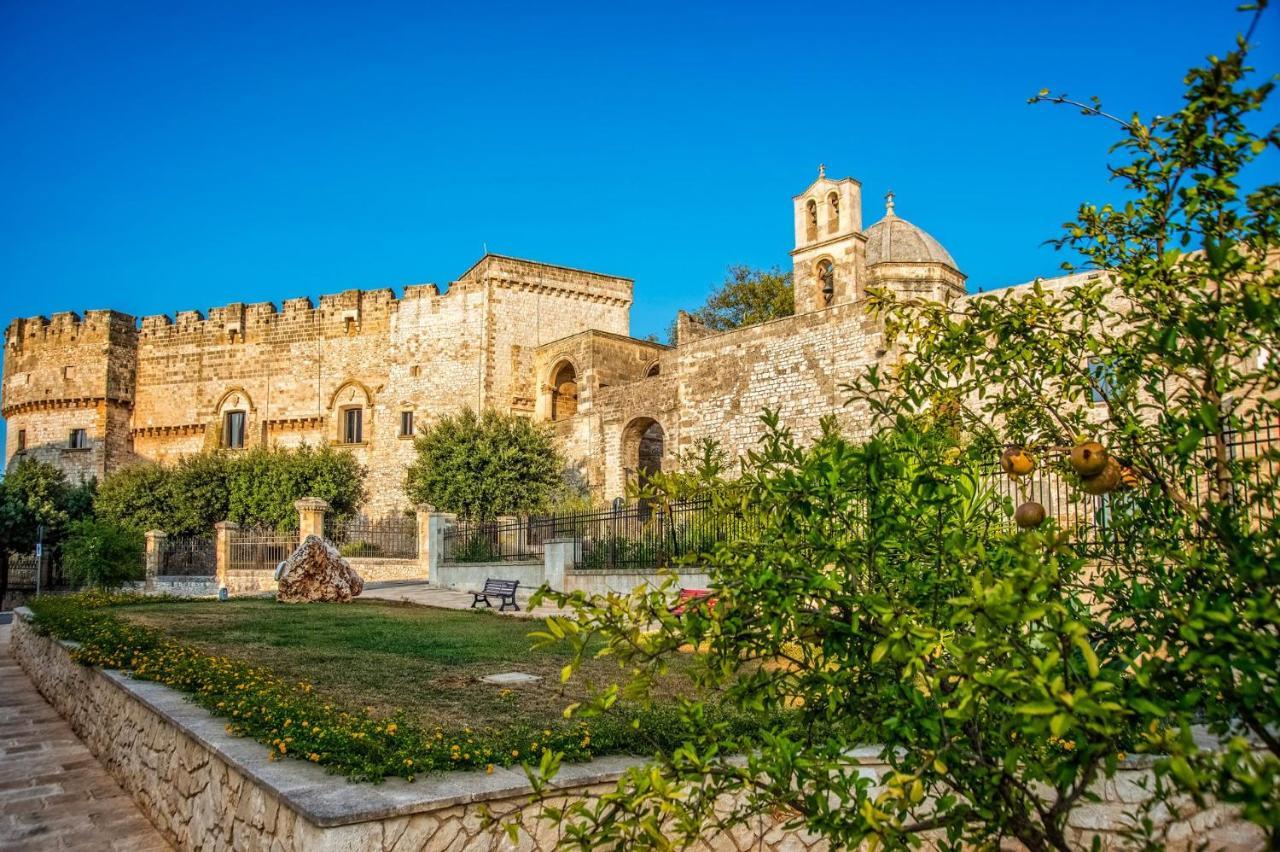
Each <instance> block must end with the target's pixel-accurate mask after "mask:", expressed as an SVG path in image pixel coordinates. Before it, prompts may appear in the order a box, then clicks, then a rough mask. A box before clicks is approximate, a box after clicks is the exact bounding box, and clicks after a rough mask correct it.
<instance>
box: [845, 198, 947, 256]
mask: <svg viewBox="0 0 1280 852" xmlns="http://www.w3.org/2000/svg"><path fill="white" fill-rule="evenodd" d="M887 201H888V204H887V209H886V211H885V214H884V218H883V219H881V220H880V221H879V222H876V223H875V224H874V225H872V226H871V227H870V228H867V231H866V234H867V266H874V265H875V264H877V263H945V264H946V265H947V266H950V267H951V268H952V269H956V270H959V268H960V267H958V266H956V262H955V260H954V259H953V258H952V257H951V255H950V254H948V253H947V250H946V249H944V248H943V247H942V243H940V242H938V241H937V240H935V239H934V238H933V237H931V236H929V235H928V234H927V233H925V232H924V231H923V230H921V229H920V228H917V227H916V226H915V225H913V224H911V223H910V222H908V221H907V220H906V219H903V218H901V217H899V216H898V215H897V214H896V213H894V212H893V193H892V192H891V193H889V195H888V196H887Z"/></svg>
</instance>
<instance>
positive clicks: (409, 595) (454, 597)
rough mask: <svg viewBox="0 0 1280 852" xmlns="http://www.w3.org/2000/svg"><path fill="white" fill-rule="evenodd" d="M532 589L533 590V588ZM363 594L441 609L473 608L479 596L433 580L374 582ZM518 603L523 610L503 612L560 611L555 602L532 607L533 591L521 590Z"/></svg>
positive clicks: (520, 615) (536, 615) (528, 615)
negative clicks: (441, 585) (447, 587)
mask: <svg viewBox="0 0 1280 852" xmlns="http://www.w3.org/2000/svg"><path fill="white" fill-rule="evenodd" d="M530 593H532V592H530ZM360 597H362V598H380V599H382V600H387V601H404V602H405V603H413V604H421V605H422V606H434V607H440V608H441V609H471V603H472V601H474V600H475V597H474V596H473V595H472V594H471V593H470V592H460V591H458V590H457V589H445V588H441V587H440V586H433V585H431V584H430V583H412V582H410V583H390V582H388V583H370V584H369V585H367V586H365V587H364V592H363V593H362V594H361V595H360ZM516 603H518V604H519V605H520V611H519V612H513V611H512V610H510V609H508V610H507V611H506V612H504V613H502V615H510V616H513V617H515V618H546V617H547V616H548V615H555V614H556V613H557V612H559V610H558V609H556V608H555V607H554V606H550V605H548V604H543V605H541V606H539V607H537V608H536V609H534V610H533V611H530V610H529V595H528V594H521V593H519V592H517V594H516ZM498 605H499V604H498V601H497V600H496V599H495V600H494V602H493V609H492V612H497V611H498ZM484 608H485V606H484V604H480V606H479V609H484Z"/></svg>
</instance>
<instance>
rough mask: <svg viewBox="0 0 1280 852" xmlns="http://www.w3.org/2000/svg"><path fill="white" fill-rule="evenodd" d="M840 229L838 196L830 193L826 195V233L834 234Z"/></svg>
mask: <svg viewBox="0 0 1280 852" xmlns="http://www.w3.org/2000/svg"><path fill="white" fill-rule="evenodd" d="M838 230H840V196H839V195H838V194H836V193H834V192H833V193H831V194H830V195H828V196H827V233H828V234H834V233H835V232H836V231H838Z"/></svg>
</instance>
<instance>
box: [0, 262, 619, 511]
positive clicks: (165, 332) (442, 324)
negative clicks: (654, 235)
mask: <svg viewBox="0 0 1280 852" xmlns="http://www.w3.org/2000/svg"><path fill="white" fill-rule="evenodd" d="M631 291H632V285H631V281H630V280H628V279H625V278H618V277H615V276H608V275H600V274H597V273H591V272H583V271H580V270H572V269H566V268H564V267H558V266H551V265H548V264H539V263H532V262H529V261H522V260H517V259H514V258H504V257H499V256H495V255H486V256H485V257H484V258H482V259H481V260H480V261H479V262H478V263H477V264H475V265H474V266H473V267H472V268H471V269H469V270H467V272H466V273H464V274H463V275H462V276H461V277H460V278H459V279H458V280H457V281H456V282H454V284H453V285H452V286H450V287H449V289H448V292H446V293H444V294H443V295H442V294H440V292H439V289H438V288H437V287H436V286H435V285H416V286H410V287H406V288H405V291H404V295H403V296H402V297H401V298H396V297H395V295H394V293H393V292H392V291H391V290H389V289H382V290H363V291H362V290H348V291H346V292H343V293H337V294H333V295H326V296H322V297H320V299H319V303H318V304H313V303H312V301H311V300H310V299H308V298H299V299H287V300H285V301H284V302H283V303H282V305H281V306H280V307H279V308H277V306H276V305H275V304H273V303H270V302H267V303H259V304H241V303H234V304H230V305H225V306H222V307H217V308H212V309H210V310H209V311H208V312H207V315H205V314H202V313H200V312H199V311H180V312H178V313H177V314H176V315H175V316H174V317H172V318H171V317H169V316H167V315H160V316H151V317H144V318H142V319H141V320H135V318H133V317H130V316H126V315H124V314H119V313H115V312H111V311H91V312H89V313H87V314H86V315H85V317H84V319H81V318H80V317H78V316H76V315H75V314H56V315H55V316H54V317H53V318H52V319H51V320H46V319H44V318H43V317H36V318H32V319H23V320H15V321H14V322H13V323H11V324H10V326H9V328H8V329H7V331H6V350H5V358H4V385H3V413H4V416H5V417H6V418H7V419H8V421H9V423H8V439H7V445H6V455H5V460H6V464H8V463H9V462H10V461H11V460H12V459H13V458H14V456H15V455H16V454H18V453H19V452H20V451H19V440H20V437H21V439H22V440H24V441H25V446H24V447H23V449H22V450H21V453H22V456H23V457H34V458H41V459H44V460H46V461H51V462H53V463H55V464H58V465H59V466H60V467H62V468H63V469H65V470H66V471H67V472H68V473H71V474H72V475H73V476H76V477H82V476H88V475H96V476H98V477H101V476H103V475H104V474H105V473H106V472H108V471H110V470H114V469H115V468H117V467H119V466H120V465H122V464H127V463H130V462H132V461H135V460H137V459H144V460H153V461H159V462H164V463H171V462H173V461H176V460H177V459H178V458H180V457H181V456H183V455H187V454H190V453H194V452H198V451H200V450H202V449H209V448H213V447H217V446H219V445H220V444H221V443H222V440H223V435H222V432H223V423H224V416H225V414H226V413H227V412H228V411H243V412H244V413H245V426H246V428H245V446H246V447H253V446H258V445H280V446H297V445H299V444H302V443H308V444H312V445H316V444H328V443H332V444H342V445H343V446H345V447H346V448H347V449H349V450H350V451H351V452H352V453H353V454H354V455H355V456H356V457H357V459H359V461H360V462H361V463H363V464H365V465H367V466H368V469H369V479H368V482H367V485H368V490H369V494H370V497H371V500H370V506H369V509H370V511H371V512H373V513H374V514H382V513H386V512H391V511H395V510H397V509H401V508H404V507H405V505H406V500H405V498H404V495H403V492H402V487H403V479H404V471H405V468H406V466H407V465H408V463H409V462H410V461H411V459H412V456H413V442H412V440H411V436H408V435H402V434H401V413H402V412H405V411H412V412H413V413H414V426H415V428H416V427H421V426H423V425H426V424H428V423H430V422H431V420H432V419H434V418H436V417H438V416H440V415H442V414H446V413H452V412H454V411H456V410H458V409H459V408H461V407H463V406H469V407H472V408H477V409H482V408H485V407H495V408H498V409H499V410H503V411H515V412H520V413H526V414H532V413H533V409H534V405H535V402H536V399H537V386H536V381H535V378H534V370H533V359H534V355H535V352H536V351H537V349H538V347H539V346H541V345H543V344H545V343H549V342H551V341H553V340H556V339H559V338H563V337H567V336H571V335H573V334H576V333H578V332H581V331H584V330H587V329H592V328H596V329H601V330H602V331H604V332H608V333H611V334H615V335H625V334H626V333H627V331H628V325H629V315H630V306H631V298H632V296H631ZM348 407H360V408H361V409H362V410H363V417H362V420H363V430H362V432H363V434H362V435H361V440H360V441H359V442H356V443H346V442H344V440H343V437H344V436H343V435H342V432H341V424H342V420H343V417H342V412H343V410H344V409H345V408H348ZM73 428H84V429H86V431H87V433H88V437H89V438H90V441H89V448H88V449H86V450H72V449H70V448H69V447H68V446H67V444H68V437H69V434H70V430H71V429H73Z"/></svg>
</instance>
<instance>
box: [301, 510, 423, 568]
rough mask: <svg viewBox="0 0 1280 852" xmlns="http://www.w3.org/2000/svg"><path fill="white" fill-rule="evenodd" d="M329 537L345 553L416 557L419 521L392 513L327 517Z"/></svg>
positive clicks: (326, 533) (346, 554)
mask: <svg viewBox="0 0 1280 852" xmlns="http://www.w3.org/2000/svg"><path fill="white" fill-rule="evenodd" d="M324 535H325V538H327V539H329V541H331V542H333V544H334V545H335V546H336V547H337V548H338V551H339V552H340V553H341V554H342V555H343V556H352V557H365V558H368V557H384V558H388V559H416V558H417V557H418V521H417V518H416V517H414V516H408V517H404V516H400V517H396V516H392V517H387V518H381V519H379V520H376V521H375V520H370V519H368V518H359V517H357V518H350V519H347V520H337V519H335V518H331V517H329V518H325V524H324Z"/></svg>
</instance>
